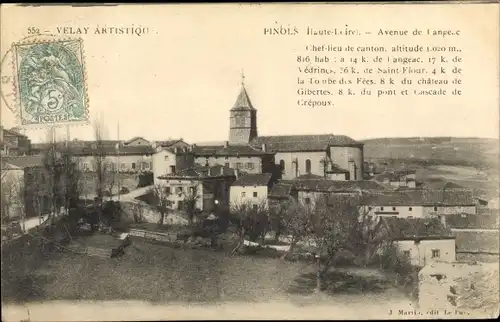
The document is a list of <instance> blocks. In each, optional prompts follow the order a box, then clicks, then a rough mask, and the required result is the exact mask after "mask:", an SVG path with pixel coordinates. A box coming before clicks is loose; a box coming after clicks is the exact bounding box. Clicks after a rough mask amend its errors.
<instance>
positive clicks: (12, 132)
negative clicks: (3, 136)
mask: <svg viewBox="0 0 500 322" xmlns="http://www.w3.org/2000/svg"><path fill="white" fill-rule="evenodd" d="M2 130H3V131H4V133H5V132H7V133H8V134H10V135H14V136H20V137H23V138H27V136H26V135H24V134H22V133H19V132H18V130H17V129H15V128H12V129H10V130H7V129H2Z"/></svg>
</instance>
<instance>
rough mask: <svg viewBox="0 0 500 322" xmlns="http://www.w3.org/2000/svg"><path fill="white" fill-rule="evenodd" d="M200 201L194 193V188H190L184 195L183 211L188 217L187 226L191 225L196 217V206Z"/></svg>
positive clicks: (195, 192) (198, 196)
mask: <svg viewBox="0 0 500 322" xmlns="http://www.w3.org/2000/svg"><path fill="white" fill-rule="evenodd" d="M199 199H200V195H199V194H198V192H197V191H196V186H194V187H190V189H189V191H188V192H187V193H184V211H186V213H187V215H188V221H189V224H190V225H192V224H193V222H194V218H195V215H196V211H197V208H196V204H197V203H198V200H199Z"/></svg>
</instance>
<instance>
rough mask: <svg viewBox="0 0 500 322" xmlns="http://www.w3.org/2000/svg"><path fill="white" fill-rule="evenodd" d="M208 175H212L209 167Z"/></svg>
mask: <svg viewBox="0 0 500 322" xmlns="http://www.w3.org/2000/svg"><path fill="white" fill-rule="evenodd" d="M208 176H209V177H210V168H208Z"/></svg>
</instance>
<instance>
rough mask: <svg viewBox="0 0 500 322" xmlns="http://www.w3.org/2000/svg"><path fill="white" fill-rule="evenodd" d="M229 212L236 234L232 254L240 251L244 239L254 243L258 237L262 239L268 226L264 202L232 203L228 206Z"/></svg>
mask: <svg viewBox="0 0 500 322" xmlns="http://www.w3.org/2000/svg"><path fill="white" fill-rule="evenodd" d="M230 211H231V217H232V219H233V222H234V223H235V224H236V227H237V234H238V244H237V246H236V247H235V248H234V249H233V251H232V253H236V252H238V251H240V250H241V248H242V247H243V245H244V244H245V237H248V238H249V239H250V241H256V240H257V239H258V238H259V237H261V238H262V240H263V239H264V237H265V234H266V231H267V227H268V224H269V216H268V209H267V205H266V203H265V201H264V200H263V201H261V202H259V203H252V202H249V201H242V202H234V203H232V204H231V206H230Z"/></svg>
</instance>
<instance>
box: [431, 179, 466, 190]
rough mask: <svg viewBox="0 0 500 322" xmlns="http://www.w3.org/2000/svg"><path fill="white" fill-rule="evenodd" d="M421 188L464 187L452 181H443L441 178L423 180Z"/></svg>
mask: <svg viewBox="0 0 500 322" xmlns="http://www.w3.org/2000/svg"><path fill="white" fill-rule="evenodd" d="M421 188H424V189H464V187H463V186H461V185H459V184H456V183H454V182H449V181H443V180H427V181H425V182H424V183H423V184H422V186H421Z"/></svg>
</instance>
